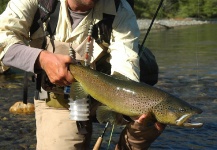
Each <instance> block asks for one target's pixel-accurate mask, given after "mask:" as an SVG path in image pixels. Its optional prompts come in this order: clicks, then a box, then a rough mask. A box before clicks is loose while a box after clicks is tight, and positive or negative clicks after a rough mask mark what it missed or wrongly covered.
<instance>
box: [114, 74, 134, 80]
mask: <svg viewBox="0 0 217 150" xmlns="http://www.w3.org/2000/svg"><path fill="white" fill-rule="evenodd" d="M112 77H114V78H116V79H119V80H125V81H130V78H128V77H126V76H124V75H122V74H120V73H119V72H114V73H113V74H112Z"/></svg>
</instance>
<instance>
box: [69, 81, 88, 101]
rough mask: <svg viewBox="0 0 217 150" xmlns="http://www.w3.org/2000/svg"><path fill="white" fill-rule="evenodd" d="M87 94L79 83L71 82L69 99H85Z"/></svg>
mask: <svg viewBox="0 0 217 150" xmlns="http://www.w3.org/2000/svg"><path fill="white" fill-rule="evenodd" d="M87 96H88V93H86V92H85V91H84V89H83V87H82V86H81V84H80V82H73V83H72V84H71V88H70V97H71V98H72V99H74V100H76V99H82V98H86V97H87Z"/></svg>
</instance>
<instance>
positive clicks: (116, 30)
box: [109, 1, 140, 81]
mask: <svg viewBox="0 0 217 150" xmlns="http://www.w3.org/2000/svg"><path fill="white" fill-rule="evenodd" d="M139 36H140V31H139V27H138V24H137V21H136V16H135V14H134V12H133V10H132V8H131V7H130V5H129V4H128V3H127V2H124V1H121V3H120V6H119V8H118V11H117V15H116V16H115V19H114V22H113V31H112V38H111V44H110V46H109V49H110V51H111V60H110V63H111V65H112V68H111V73H114V72H119V73H121V74H123V75H125V76H126V77H128V78H130V79H132V80H134V81H139V74H140V69H139V56H138V44H139Z"/></svg>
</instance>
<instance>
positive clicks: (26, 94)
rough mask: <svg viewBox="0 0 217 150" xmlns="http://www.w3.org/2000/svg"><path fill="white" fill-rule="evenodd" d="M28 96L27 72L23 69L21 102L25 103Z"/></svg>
mask: <svg viewBox="0 0 217 150" xmlns="http://www.w3.org/2000/svg"><path fill="white" fill-rule="evenodd" d="M27 98H28V73H27V72H26V71H25V73H24V79H23V103H24V104H27Z"/></svg>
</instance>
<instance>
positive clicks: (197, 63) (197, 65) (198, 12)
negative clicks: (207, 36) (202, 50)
mask: <svg viewBox="0 0 217 150" xmlns="http://www.w3.org/2000/svg"><path fill="white" fill-rule="evenodd" d="M197 4H198V5H197V16H198V18H199V14H200V9H199V0H197ZM198 33H199V30H198V27H197V35H196V36H197V43H198V42H199V39H198ZM195 55H196V67H197V69H196V73H197V85H198V84H199V76H198V68H199V62H198V48H197V46H196V54H195Z"/></svg>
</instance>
